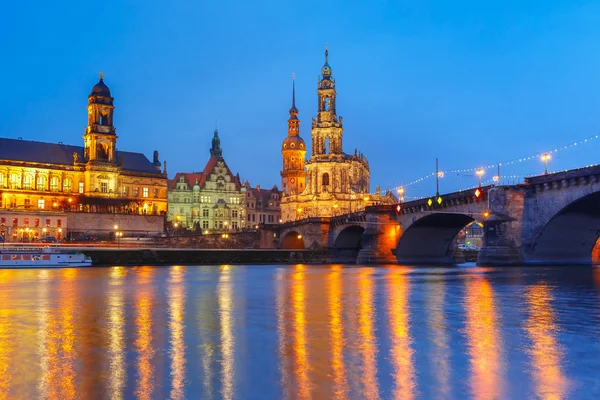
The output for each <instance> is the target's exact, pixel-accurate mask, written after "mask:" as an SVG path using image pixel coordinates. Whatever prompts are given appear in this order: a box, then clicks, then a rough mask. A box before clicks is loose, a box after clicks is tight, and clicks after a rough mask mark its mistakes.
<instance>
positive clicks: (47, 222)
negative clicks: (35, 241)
mask: <svg viewBox="0 0 600 400" xmlns="http://www.w3.org/2000/svg"><path fill="white" fill-rule="evenodd" d="M46 228H50V220H49V219H47V220H46Z"/></svg>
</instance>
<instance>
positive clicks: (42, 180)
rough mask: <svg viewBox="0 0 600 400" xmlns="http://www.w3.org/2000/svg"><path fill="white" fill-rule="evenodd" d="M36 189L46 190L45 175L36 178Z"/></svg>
mask: <svg viewBox="0 0 600 400" xmlns="http://www.w3.org/2000/svg"><path fill="white" fill-rule="evenodd" d="M37 190H46V177H45V176H43V175H40V176H38V178H37Z"/></svg>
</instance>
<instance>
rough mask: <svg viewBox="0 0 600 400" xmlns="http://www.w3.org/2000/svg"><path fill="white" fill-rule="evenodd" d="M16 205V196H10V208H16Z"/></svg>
mask: <svg viewBox="0 0 600 400" xmlns="http://www.w3.org/2000/svg"><path fill="white" fill-rule="evenodd" d="M16 207H17V198H16V197H15V196H13V197H11V198H10V208H16Z"/></svg>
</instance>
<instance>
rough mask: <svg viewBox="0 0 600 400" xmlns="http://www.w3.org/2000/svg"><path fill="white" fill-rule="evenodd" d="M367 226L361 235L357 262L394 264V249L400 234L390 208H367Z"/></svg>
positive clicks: (398, 226)
mask: <svg viewBox="0 0 600 400" xmlns="http://www.w3.org/2000/svg"><path fill="white" fill-rule="evenodd" d="M366 219H367V228H366V229H365V231H364V233H363V236H362V248H361V249H360V251H359V252H358V257H357V258H356V263H357V264H396V256H395V255H394V249H395V248H396V243H398V237H399V236H400V224H399V223H398V221H396V218H395V215H394V212H393V211H392V210H388V209H384V210H369V211H368V212H367V216H366Z"/></svg>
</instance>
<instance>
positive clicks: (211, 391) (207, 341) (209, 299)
mask: <svg viewBox="0 0 600 400" xmlns="http://www.w3.org/2000/svg"><path fill="white" fill-rule="evenodd" d="M212 272H213V271H212V269H211V268H209V267H202V268H200V273H201V274H203V275H209V274H211V273H212ZM207 286H208V287H207V288H203V290H201V291H200V293H199V298H198V315H197V321H198V333H199V335H198V336H199V341H200V359H201V363H202V378H203V379H202V392H203V397H204V398H207V399H212V398H215V397H216V394H217V393H215V388H214V383H213V382H214V381H215V379H216V378H215V376H216V372H215V371H216V352H217V347H218V343H217V339H216V338H215V332H216V333H218V327H217V325H218V320H217V312H218V310H219V303H218V299H217V296H216V292H215V290H214V286H213V285H207Z"/></svg>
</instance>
